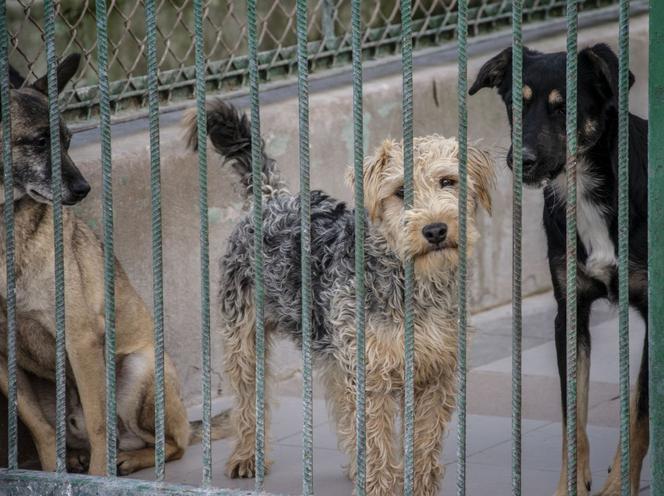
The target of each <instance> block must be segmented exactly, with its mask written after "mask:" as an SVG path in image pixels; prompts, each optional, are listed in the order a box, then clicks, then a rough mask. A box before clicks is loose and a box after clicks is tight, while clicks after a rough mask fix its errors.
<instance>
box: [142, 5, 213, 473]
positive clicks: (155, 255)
mask: <svg viewBox="0 0 664 496" xmlns="http://www.w3.org/2000/svg"><path fill="white" fill-rule="evenodd" d="M145 23H146V38H147V64H148V113H149V122H150V190H151V200H152V292H153V301H154V340H155V346H154V354H155V357H154V358H155V398H154V403H155V405H154V406H155V408H154V410H155V412H154V414H155V464H154V465H155V476H156V478H157V480H158V481H163V480H164V470H165V467H164V466H165V453H164V452H165V444H166V440H165V429H164V410H165V402H164V283H163V270H162V260H163V255H162V240H161V170H160V163H161V159H160V154H159V93H158V84H159V81H158V77H157V68H158V66H157V10H156V5H155V0H146V1H145ZM199 148H200V147H199Z"/></svg>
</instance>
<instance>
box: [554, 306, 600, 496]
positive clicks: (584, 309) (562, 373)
mask: <svg viewBox="0 0 664 496" xmlns="http://www.w3.org/2000/svg"><path fill="white" fill-rule="evenodd" d="M556 300H557V303H558V314H557V315H556V321H555V328H556V329H555V333H556V334H555V336H556V355H557V360H558V375H559V378H560V395H561V405H562V418H563V453H562V467H561V471H560V481H559V483H558V489H557V491H556V496H564V495H566V494H567V314H566V307H565V304H566V299H565V298H564V297H562V296H560V297H557V298H556ZM577 303H578V304H577V396H576V399H577V404H576V411H577V417H576V435H577V474H578V478H577V481H578V482H577V486H578V487H577V490H578V494H579V495H584V494H587V492H588V491H590V485H591V473H590V449H589V444H588V436H587V434H586V424H587V422H588V382H589V377H590V330H589V320H590V306H591V304H592V302H591V301H589V300H587V299H586V298H578V299H577Z"/></svg>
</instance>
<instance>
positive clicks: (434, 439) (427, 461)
mask: <svg viewBox="0 0 664 496" xmlns="http://www.w3.org/2000/svg"><path fill="white" fill-rule="evenodd" d="M453 409H454V395H453V394H452V391H451V387H449V386H447V387H446V384H445V383H444V382H442V381H441V382H436V383H433V384H427V385H426V386H420V387H417V388H416V389H415V420H414V422H415V424H414V428H415V448H414V469H415V474H414V475H415V494H416V495H417V496H433V495H435V494H438V486H439V484H440V481H441V479H442V477H443V474H444V468H443V467H442V466H441V465H440V463H439V461H438V460H439V459H440V452H441V448H442V441H443V433H444V431H445V426H447V424H448V422H449V421H450V417H451V415H452V410H453Z"/></svg>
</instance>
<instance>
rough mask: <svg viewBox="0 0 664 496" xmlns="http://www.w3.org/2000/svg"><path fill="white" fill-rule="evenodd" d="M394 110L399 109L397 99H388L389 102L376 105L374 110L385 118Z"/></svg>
mask: <svg viewBox="0 0 664 496" xmlns="http://www.w3.org/2000/svg"><path fill="white" fill-rule="evenodd" d="M394 110H400V107H399V102H397V101H390V102H385V103H383V105H380V106H379V107H378V109H377V110H376V112H377V113H378V116H379V117H381V118H383V119H385V118H386V117H387V116H388V115H390V114H391V113H392V111H394Z"/></svg>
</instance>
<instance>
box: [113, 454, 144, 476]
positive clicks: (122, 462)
mask: <svg viewBox="0 0 664 496" xmlns="http://www.w3.org/2000/svg"><path fill="white" fill-rule="evenodd" d="M116 467H117V475H129V474H133V473H134V472H136V471H137V470H140V469H142V468H143V465H142V464H141V463H140V459H139V457H138V456H136V455H135V452H132V451H119V452H118V462H117V465H116Z"/></svg>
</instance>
